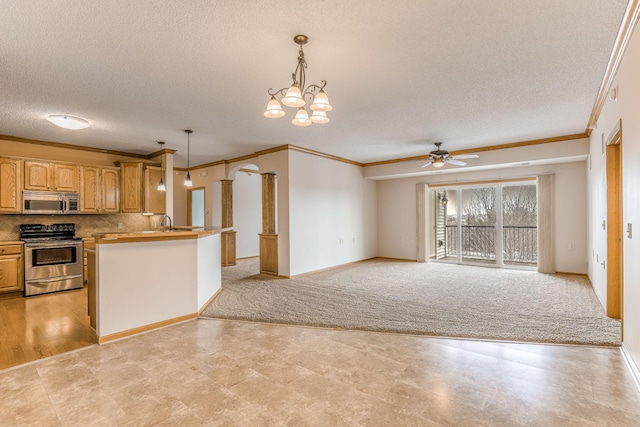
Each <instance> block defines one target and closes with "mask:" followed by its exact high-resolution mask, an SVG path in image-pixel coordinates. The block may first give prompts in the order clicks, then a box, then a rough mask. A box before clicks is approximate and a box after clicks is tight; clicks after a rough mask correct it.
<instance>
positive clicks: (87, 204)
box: [80, 166, 100, 213]
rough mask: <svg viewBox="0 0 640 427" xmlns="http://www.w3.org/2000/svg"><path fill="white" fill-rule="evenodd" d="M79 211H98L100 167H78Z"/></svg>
mask: <svg viewBox="0 0 640 427" xmlns="http://www.w3.org/2000/svg"><path fill="white" fill-rule="evenodd" d="M80 212H85V213H98V212H100V168H96V167H92V166H81V167H80Z"/></svg>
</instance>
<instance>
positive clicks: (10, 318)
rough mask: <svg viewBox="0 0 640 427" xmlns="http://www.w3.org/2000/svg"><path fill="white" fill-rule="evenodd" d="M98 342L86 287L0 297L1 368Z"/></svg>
mask: <svg viewBox="0 0 640 427" xmlns="http://www.w3.org/2000/svg"><path fill="white" fill-rule="evenodd" d="M97 342H98V340H97V337H96V335H95V333H94V332H93V330H92V329H91V328H90V327H89V316H88V315H87V290H86V288H83V289H77V290H71V291H64V292H57V293H53V294H45V295H38V296H32V297H27V298H25V297H18V298H11V299H3V300H0V369H4V368H8V367H11V366H15V365H20V364H23V363H27V362H31V361H34V360H38V359H41V358H43V357H47V356H52V355H55V354H60V353H65V352H67V351H71V350H75V349H78V348H81V347H86V346H89V345H92V344H95V343H97Z"/></svg>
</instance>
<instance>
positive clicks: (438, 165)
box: [433, 158, 444, 168]
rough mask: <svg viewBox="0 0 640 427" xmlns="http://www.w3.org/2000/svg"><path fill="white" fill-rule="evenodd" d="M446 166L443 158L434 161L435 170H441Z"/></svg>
mask: <svg viewBox="0 0 640 427" xmlns="http://www.w3.org/2000/svg"><path fill="white" fill-rule="evenodd" d="M443 166H444V159H442V158H437V159H435V160H434V161H433V167H434V168H441V167H443Z"/></svg>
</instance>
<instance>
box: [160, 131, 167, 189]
mask: <svg viewBox="0 0 640 427" xmlns="http://www.w3.org/2000/svg"><path fill="white" fill-rule="evenodd" d="M158 144H160V150H161V151H162V146H163V145H164V141H158ZM163 172H164V169H161V170H160V182H159V183H158V191H167V187H166V186H165V185H164V180H163V179H162V173H163Z"/></svg>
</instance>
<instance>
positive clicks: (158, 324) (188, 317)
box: [98, 313, 198, 344]
mask: <svg viewBox="0 0 640 427" xmlns="http://www.w3.org/2000/svg"><path fill="white" fill-rule="evenodd" d="M197 318H198V313H191V314H187V315H185V316H179V317H174V318H173V319H167V320H163V321H161V322H156V323H151V324H149V325H144V326H139V327H137V328H133V329H128V330H126V331H122V332H116V333H115V334H110V335H104V336H101V337H98V344H104V343H107V342H109V341H113V340H118V339H120V338H126V337H129V336H131V335H136V334H140V333H142V332H148V331H151V330H153V329H158V328H162V327H164V326H169V325H174V324H176V323H180V322H184V321H185V320H192V319H197Z"/></svg>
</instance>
